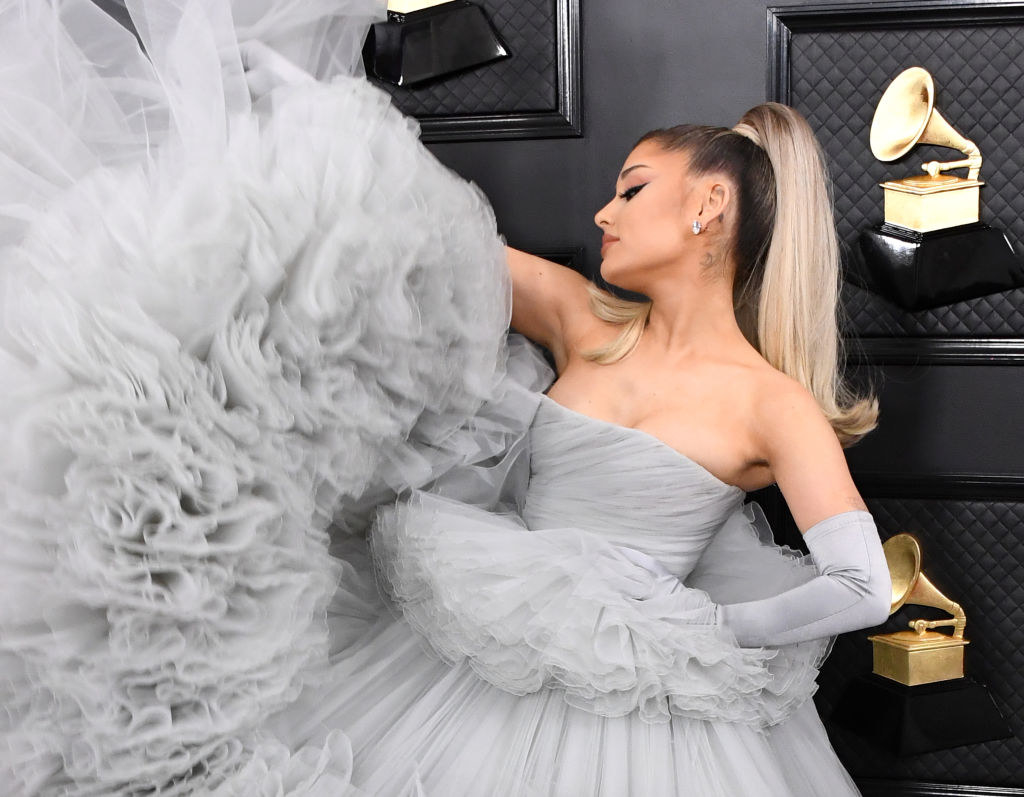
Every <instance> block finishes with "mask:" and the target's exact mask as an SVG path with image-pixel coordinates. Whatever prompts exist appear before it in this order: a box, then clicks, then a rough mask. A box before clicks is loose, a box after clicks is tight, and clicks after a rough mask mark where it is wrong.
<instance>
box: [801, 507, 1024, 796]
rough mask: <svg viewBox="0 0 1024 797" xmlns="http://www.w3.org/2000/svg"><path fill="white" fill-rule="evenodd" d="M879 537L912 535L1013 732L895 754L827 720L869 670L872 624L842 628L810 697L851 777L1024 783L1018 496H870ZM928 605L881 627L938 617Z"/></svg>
mask: <svg viewBox="0 0 1024 797" xmlns="http://www.w3.org/2000/svg"><path fill="white" fill-rule="evenodd" d="M867 503H868V506H869V508H870V510H871V512H872V514H873V515H874V517H875V520H876V522H877V523H878V526H879V532H880V534H881V536H882V539H883V540H884V539H888V538H889V537H890V536H892V535H894V534H897V533H899V532H903V531H907V532H910V533H912V534H914V535H915V536H916V537H917V538H918V539H919V540H920V541H921V545H922V553H923V565H922V571H923V572H924V573H925V574H926V575H927V576H928V578H929V580H930V581H931V582H932V583H933V584H935V586H936V587H937V588H938V589H939V590H940V591H942V592H943V593H944V594H945V595H946V596H947V597H949V598H951V599H952V600H955V601H957V602H959V603H960V604H961V605H963V607H964V610H965V611H966V613H967V628H966V631H965V634H964V636H965V637H966V638H967V639H969V640H970V644H969V645H968V646H967V648H966V668H965V669H966V672H967V673H968V674H969V675H971V676H972V677H973V678H974V679H975V680H977V681H980V682H982V683H984V684H986V685H987V686H988V688H989V690H990V692H991V694H992V696H993V697H994V699H995V702H996V705H997V706H998V707H999V709H1000V711H1001V712H1002V713H1003V716H1004V717H1005V718H1006V719H1007V721H1008V723H1009V725H1010V728H1011V730H1012V732H1013V733H1014V737H1013V738H1011V739H1005V740H999V741H992V742H985V743H982V744H974V745H966V746H963V747H958V748H954V749H950V750H946V751H940V752H935V753H927V754H924V755H918V756H910V757H907V758H897V757H895V756H894V755H892V754H891V753H890V752H888V751H885V750H882V749H880V748H878V747H876V746H874V745H873V744H871V743H869V742H867V741H865V740H863V739H861V738H860V737H858V736H856V735H854V734H853V733H851V732H849V731H846V730H844V729H843V728H840V727H838V726H837V725H835V724H834V723H832V722H830V721H829V717H830V715H831V714H832V711H833V709H834V707H835V705H836V703H837V702H838V700H839V698H840V696H841V695H842V693H843V690H844V689H845V687H846V685H847V683H849V681H850V680H851V679H852V678H854V677H855V676H856V675H858V674H860V673H863V672H870V670H871V643H870V642H868V641H867V636H868V635H869V634H871V633H876V632H877V631H878V629H869V630H863V631H856V632H853V633H849V634H844V635H842V636H841V637H840V638H839V639H838V640H837V641H836V645H835V648H834V649H833V652H832V654H831V655H830V657H829V658H828V660H827V661H826V662H825V665H824V667H823V668H822V672H821V675H820V676H819V678H818V683H819V689H818V693H817V694H816V695H815V698H814V699H815V703H816V704H817V707H818V710H819V712H820V713H821V716H822V717H823V718H824V721H825V725H826V727H827V729H828V732H829V736H830V738H831V740H832V743H833V746H834V747H835V749H836V752H837V753H838V755H839V757H840V759H842V761H843V763H844V765H845V766H846V767H847V769H849V771H850V772H851V774H852V775H853V776H854V777H863V778H891V779H896V780H921V781H932V782H940V783H951V784H974V785H978V786H1007V787H1009V786H1024V673H1022V671H1024V502H999V501H969V500H963V501H961V500H955V501H954V500H931V499H928V500H922V499H908V498H884V499H870V498H869V499H868V500H867ZM944 616H946V615H944V614H943V613H942V612H939V611H938V610H934V609H930V608H928V607H910V608H904V609H901V610H900V611H899V612H897V613H896V614H895V615H894V616H893V617H891V618H889V621H888V623H886V625H885V626H882V627H881V629H882V630H884V631H886V632H888V631H896V630H902V629H903V628H905V627H906V625H905V623H906V621H907V620H910V619H914V618H917V617H926V618H939V617H944Z"/></svg>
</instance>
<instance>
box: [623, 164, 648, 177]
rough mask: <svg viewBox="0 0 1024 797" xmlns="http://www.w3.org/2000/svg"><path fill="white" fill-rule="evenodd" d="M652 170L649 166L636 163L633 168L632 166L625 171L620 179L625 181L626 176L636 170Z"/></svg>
mask: <svg viewBox="0 0 1024 797" xmlns="http://www.w3.org/2000/svg"><path fill="white" fill-rule="evenodd" d="M650 168H651V167H650V166H648V165H647V164H646V163H635V164H633V165H632V166H630V167H629V168H628V169H623V170H622V173H621V174H619V179H620V180H622V179H624V178H625V176H626V175H627V174H629V173H630V172H631V171H633V170H634V169H650Z"/></svg>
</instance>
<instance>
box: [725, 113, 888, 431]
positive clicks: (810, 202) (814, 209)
mask: <svg viewBox="0 0 1024 797" xmlns="http://www.w3.org/2000/svg"><path fill="white" fill-rule="evenodd" d="M737 128H738V129H737V130H736V132H738V133H740V135H744V136H747V137H748V138H751V139H752V140H753V141H754V143H756V144H759V145H760V146H761V147H762V148H763V149H764V151H765V152H766V153H767V155H768V158H769V160H770V161H771V164H772V171H773V172H774V176H775V192H776V193H775V223H774V225H773V229H772V234H771V243H770V245H769V247H768V251H767V253H766V255H765V259H764V267H763V271H762V276H761V280H760V282H761V285H760V290H759V291H758V293H759V298H758V302H757V346H758V350H759V351H760V352H761V355H762V356H763V357H764V358H765V359H766V360H767V361H768V362H769V363H771V365H773V366H774V367H775V368H778V369H779V370H780V371H782V372H783V373H786V374H788V375H789V376H791V377H793V378H794V379H796V380H797V381H798V382H800V384H802V385H803V386H804V387H806V388H807V389H808V390H809V391H810V392H811V394H812V395H813V396H814V398H815V399H816V400H817V402H818V405H819V406H820V407H821V409H822V411H823V412H824V413H825V416H826V417H827V418H828V419H829V422H830V423H831V424H832V427H833V428H834V429H835V431H836V434H837V436H838V437H839V439H840V441H841V442H842V443H843V444H844V445H848V444H850V443H853V442H855V441H856V440H859V439H860V438H861V437H863V436H864V435H865V434H867V433H868V432H869V431H871V430H872V429H873V428H875V426H876V424H877V420H878V402H877V400H875V399H874V398H856V397H855V396H854V395H853V394H852V392H851V391H850V390H849V388H848V387H847V385H846V384H845V382H844V381H843V379H842V375H841V373H840V367H841V355H842V352H841V341H840V337H839V328H838V322H837V314H838V306H839V280H840V276H839V241H838V239H837V237H836V230H835V222H834V219H833V215H832V196H831V192H830V190H829V182H828V178H827V172H826V169H825V161H824V156H823V154H822V152H821V148H820V146H819V145H818V142H817V140H816V139H815V137H814V133H813V132H812V131H811V128H810V126H809V125H808V124H807V122H806V120H805V119H804V118H803V117H802V116H801V115H800V114H799V113H797V112H796V111H795V110H793V109H792V108H789V107H787V106H785V105H780V104H779V103H765V104H763V105H758V106H757V107H756V108H752V109H751V110H749V111H747V113H746V114H744V116H743V118H742V119H741V120H740V123H739V125H737Z"/></svg>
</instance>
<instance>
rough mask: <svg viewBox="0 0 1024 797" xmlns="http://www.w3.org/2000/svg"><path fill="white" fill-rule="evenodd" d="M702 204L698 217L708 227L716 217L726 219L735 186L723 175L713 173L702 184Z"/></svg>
mask: <svg viewBox="0 0 1024 797" xmlns="http://www.w3.org/2000/svg"><path fill="white" fill-rule="evenodd" d="M700 197H701V205H700V213H699V216H698V218H699V219H700V221H701V223H702V224H703V225H704V226H705V227H707V226H708V224H709V223H711V222H712V221H714V220H716V219H724V218H725V214H726V212H727V210H728V209H729V208H730V206H731V205H732V201H733V187H732V185H731V184H730V183H729V182H728V181H727V180H725V179H724V178H723V177H722V176H721V175H711V176H709V177H708V178H707V180H705V181H704V183H703V185H702V186H701V195H700Z"/></svg>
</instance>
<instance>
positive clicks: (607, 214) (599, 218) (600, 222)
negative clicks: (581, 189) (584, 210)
mask: <svg viewBox="0 0 1024 797" xmlns="http://www.w3.org/2000/svg"><path fill="white" fill-rule="evenodd" d="M614 202H615V200H614V199H613V200H611V201H610V202H608V204H607V205H605V206H604V207H603V208H601V209H600V210H599V211H597V213H595V214H594V224H596V225H597V226H598V227H600V228H601V229H604V228H605V227H606V226H607V225H609V224H611V223H612V219H611V210H612V204H613V203H614Z"/></svg>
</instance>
